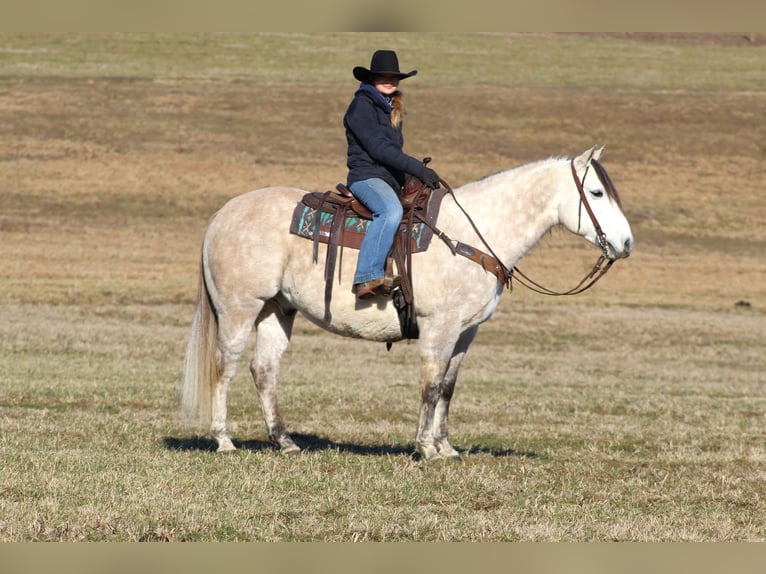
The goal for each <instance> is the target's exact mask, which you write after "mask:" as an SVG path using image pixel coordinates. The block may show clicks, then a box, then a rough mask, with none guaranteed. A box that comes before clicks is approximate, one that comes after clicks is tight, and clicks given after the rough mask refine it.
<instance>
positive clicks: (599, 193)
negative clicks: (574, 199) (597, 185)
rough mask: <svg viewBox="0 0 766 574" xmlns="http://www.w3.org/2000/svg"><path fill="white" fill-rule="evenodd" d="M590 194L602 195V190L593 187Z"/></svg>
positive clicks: (597, 196)
mask: <svg viewBox="0 0 766 574" xmlns="http://www.w3.org/2000/svg"><path fill="white" fill-rule="evenodd" d="M590 194H591V195H592V196H593V197H595V198H599V197H604V192H603V191H601V190H600V189H594V190H593V191H591V192H590Z"/></svg>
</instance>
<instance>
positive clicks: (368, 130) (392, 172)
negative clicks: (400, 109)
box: [343, 84, 424, 191]
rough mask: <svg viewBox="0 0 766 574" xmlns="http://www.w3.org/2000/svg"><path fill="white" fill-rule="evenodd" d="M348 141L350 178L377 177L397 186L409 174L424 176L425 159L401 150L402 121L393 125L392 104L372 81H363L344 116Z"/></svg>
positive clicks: (394, 186)
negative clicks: (366, 82) (419, 158)
mask: <svg viewBox="0 0 766 574" xmlns="http://www.w3.org/2000/svg"><path fill="white" fill-rule="evenodd" d="M343 125H344V126H345V127H346V140H347V142H348V159H347V165H348V170H349V171H348V180H347V184H348V185H349V186H350V185H351V184H352V183H354V182H356V181H361V180H363V179H370V178H373V177H377V178H380V179H382V180H383V181H385V182H386V183H388V184H389V185H390V186H391V187H392V188H393V189H394V190H397V191H398V190H399V189H400V188H401V187H402V185H404V177H405V175H406V174H408V173H409V174H413V175H416V176H418V177H420V178H421V179H422V178H423V177H424V173H423V169H424V166H423V162H422V161H419V160H417V159H415V158H414V157H412V156H409V155H407V154H406V153H404V152H403V151H402V148H403V146H404V137H403V136H402V128H401V125H400V126H399V128H394V127H393V126H392V125H391V104H389V103H388V100H387V99H386V98H385V97H384V96H383V95H382V94H380V93H379V92H378V91H377V90H376V89H375V87H374V86H372V85H371V84H362V85H361V86H360V87H359V89H358V90H357V91H356V93H355V94H354V99H353V100H351V103H350V104H349V106H348V109H347V110H346V115H345V116H344V117H343Z"/></svg>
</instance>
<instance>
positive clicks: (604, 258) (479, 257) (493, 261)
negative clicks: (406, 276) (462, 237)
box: [419, 159, 614, 296]
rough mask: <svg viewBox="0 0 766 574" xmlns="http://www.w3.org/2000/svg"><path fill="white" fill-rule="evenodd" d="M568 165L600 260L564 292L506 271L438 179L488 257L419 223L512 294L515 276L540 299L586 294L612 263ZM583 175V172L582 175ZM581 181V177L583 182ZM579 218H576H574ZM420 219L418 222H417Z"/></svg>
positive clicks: (435, 229) (591, 212)
mask: <svg viewBox="0 0 766 574" xmlns="http://www.w3.org/2000/svg"><path fill="white" fill-rule="evenodd" d="M570 165H571V169H572V177H573V178H574V180H575V184H576V185H577V191H578V193H579V194H580V207H582V206H583V205H584V206H585V211H586V212H587V213H588V216H589V217H590V220H591V222H593V226H594V227H595V229H596V241H597V243H598V245H599V247H600V248H601V252H602V253H601V256H600V257H599V258H598V260H597V261H596V264H595V265H594V266H593V269H591V270H590V271H589V272H588V273H587V274H586V275H585V277H583V278H582V280H581V281H580V282H579V283H578V284H577V285H575V286H574V287H572V288H571V289H569V290H568V291H554V290H553V289H549V288H548V287H545V286H543V285H541V284H539V283H537V282H536V281H534V280H532V279H530V278H529V277H528V276H527V275H526V274H524V273H523V272H522V271H521V270H520V269H519V268H518V267H516V266H514V267H513V269H509V268H508V267H507V266H506V265H505V264H504V263H503V262H502V261H501V260H500V258H499V257H498V256H497V255H496V254H495V252H494V251H493V250H492V248H491V247H490V246H489V244H488V243H487V241H486V240H485V239H484V236H483V235H482V234H481V232H480V231H479V229H478V227H477V226H476V224H475V223H474V221H473V219H471V216H470V215H468V212H467V211H466V210H465V209H464V208H463V206H462V205H460V202H459V201H458V200H457V197H456V196H455V193H454V192H453V190H452V187H451V186H450V185H449V184H448V183H447V182H446V181H444V180H443V179H441V178H440V179H439V181H440V182H441V184H442V185H443V186H444V189H445V190H447V193H449V194H450V195H451V196H452V200H453V201H454V202H455V205H457V206H458V208H460V211H462V212H463V214H464V215H465V217H466V219H467V220H468V222H469V223H470V224H471V227H472V228H473V230H474V231H475V232H476V235H477V236H478V237H479V239H480V240H481V242H482V244H483V245H484V247H486V248H487V250H488V251H489V253H490V254H491V255H487V254H486V253H482V252H481V251H479V250H476V249H474V248H472V247H471V246H469V245H465V244H464V243H461V242H459V241H453V240H452V239H450V238H449V237H447V236H446V235H445V234H444V233H443V232H442V231H441V230H439V229H438V228H436V227H435V226H433V225H431V224H430V223H428V222H426V221H425V220H424V219H421V221H423V222H424V223H426V225H428V226H429V227H431V229H432V230H433V231H434V233H435V234H436V235H437V237H439V238H440V239H441V240H442V241H444V242H445V243H446V244H447V246H448V247H449V248H450V250H451V251H452V253H453V254H455V253H459V254H461V255H463V256H465V257H468V258H469V259H471V260H473V261H475V262H477V263H479V264H480V265H481V266H482V267H483V268H484V269H485V270H487V271H491V272H493V273H494V274H495V276H496V277H497V280H498V283H500V284H502V285H505V286H506V287H508V289H509V290H512V288H513V286H512V283H511V282H512V279H513V277H514V275H515V276H516V281H518V282H519V283H520V284H521V285H523V286H524V287H526V288H527V289H529V290H531V291H534V292H536V293H540V294H542V295H551V296H564V295H579V294H580V293H582V292H584V291H587V290H588V289H590V288H591V287H593V285H595V284H596V282H597V281H598V280H599V279H601V278H602V277H603V276H604V275H605V274H606V272H607V271H609V269H610V268H611V267H612V265H613V264H614V260H613V259H609V258H608V251H607V246H608V243H607V240H606V234H605V233H604V231H603V229H601V225H599V223H598V220H597V219H596V215H595V214H594V213H593V210H592V209H591V207H590V204H589V203H588V198H587V197H586V195H585V190H584V189H583V183H582V181H580V178H578V177H577V171H576V169H575V165H574V159H572V160H570ZM586 175H587V171H586ZM584 179H585V177H583V180H584ZM578 217H579V216H578ZM419 219H420V218H419ZM578 229H579V223H578Z"/></svg>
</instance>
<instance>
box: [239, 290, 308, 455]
mask: <svg viewBox="0 0 766 574" xmlns="http://www.w3.org/2000/svg"><path fill="white" fill-rule="evenodd" d="M295 314H296V312H295V310H292V309H289V310H285V309H283V308H281V307H279V306H277V305H269V306H267V308H266V309H265V310H264V311H263V313H262V316H261V317H259V319H258V321H257V323H256V327H255V351H254V353H253V359H252V361H251V362H250V372H251V374H252V375H253V381H254V382H255V388H256V390H257V391H258V397H259V398H260V400H261V408H262V409H263V416H264V419H265V421H266V428H267V430H268V433H269V439H270V440H271V441H272V442H273V443H274V444H276V445H277V446H279V448H280V450H281V452H282V453H283V454H297V453H299V452H300V451H301V449H300V447H299V446H298V445H297V444H295V442H294V441H293V439H292V438H291V437H290V435H289V434H288V433H287V429H286V428H285V425H284V423H283V422H282V416H281V414H280V412H279V405H278V404H277V381H278V378H279V368H280V364H281V361H282V356H283V355H284V353H285V351H286V350H287V346H288V345H289V343H290V336H291V334H292V328H293V323H294V321H295Z"/></svg>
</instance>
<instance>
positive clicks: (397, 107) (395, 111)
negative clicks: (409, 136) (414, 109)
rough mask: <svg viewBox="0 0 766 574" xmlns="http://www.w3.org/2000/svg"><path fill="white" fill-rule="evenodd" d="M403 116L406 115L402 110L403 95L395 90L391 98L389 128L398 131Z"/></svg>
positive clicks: (403, 109)
mask: <svg viewBox="0 0 766 574" xmlns="http://www.w3.org/2000/svg"><path fill="white" fill-rule="evenodd" d="M405 115H407V111H406V110H405V108H404V94H403V93H401V92H400V91H399V90H397V91H396V92H394V94H393V97H392V98H391V126H392V127H393V128H394V129H399V126H401V125H402V120H403V119H404V116H405Z"/></svg>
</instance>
